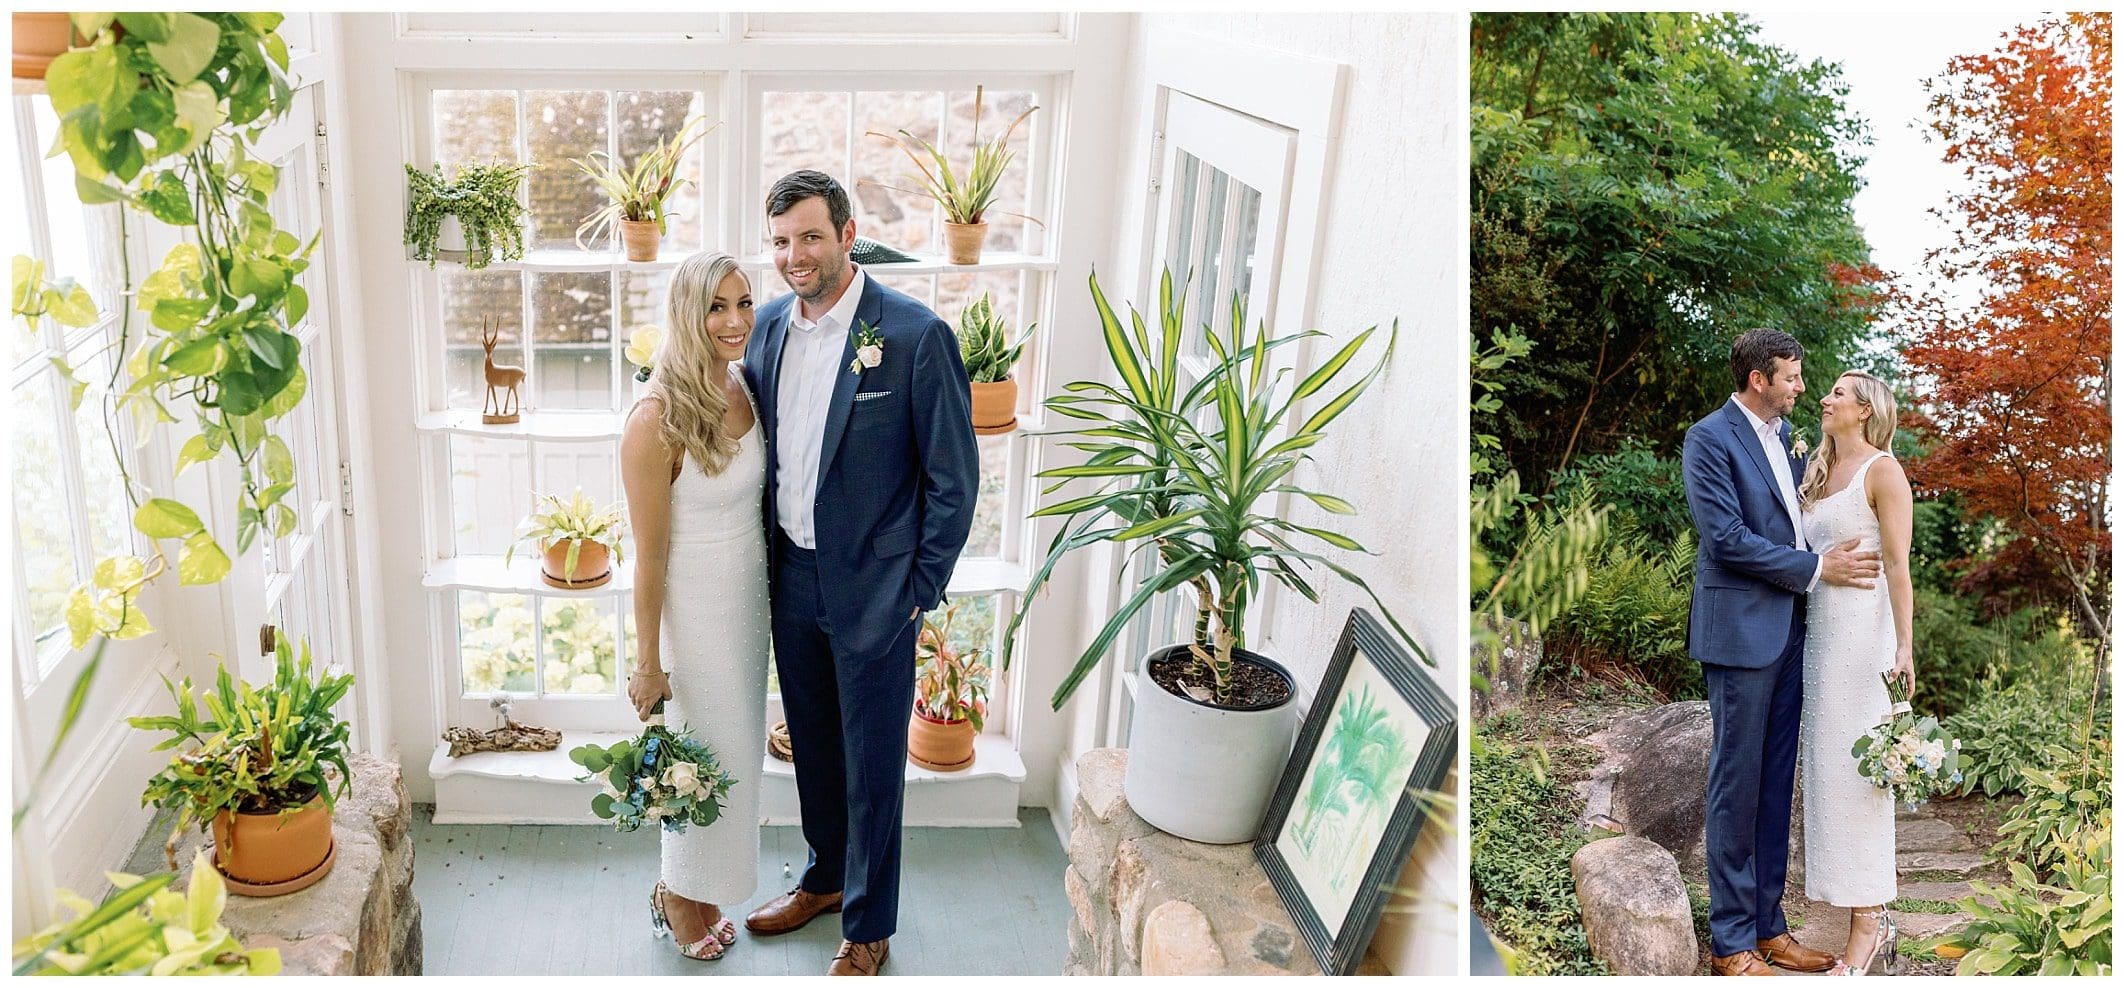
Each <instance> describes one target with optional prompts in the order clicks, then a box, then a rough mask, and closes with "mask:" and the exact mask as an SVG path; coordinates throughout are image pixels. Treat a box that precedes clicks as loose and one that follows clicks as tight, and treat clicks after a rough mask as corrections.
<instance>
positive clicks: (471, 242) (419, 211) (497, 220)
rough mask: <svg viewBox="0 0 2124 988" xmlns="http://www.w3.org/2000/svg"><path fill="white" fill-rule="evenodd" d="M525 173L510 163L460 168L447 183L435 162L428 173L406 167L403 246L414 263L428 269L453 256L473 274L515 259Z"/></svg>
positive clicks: (520, 245) (520, 241)
mask: <svg viewBox="0 0 2124 988" xmlns="http://www.w3.org/2000/svg"><path fill="white" fill-rule="evenodd" d="M530 171H531V166H530V165H519V164H509V163H495V164H487V165H465V166H463V167H461V168H459V169H458V170H457V174H456V177H454V178H447V179H446V178H444V177H443V173H442V165H441V164H440V163H437V164H436V165H435V167H434V169H433V170H432V171H421V170H420V169H418V168H415V167H413V166H412V165H407V166H406V234H405V242H406V245H407V246H410V247H412V248H413V259H414V260H416V261H426V262H428V266H429V267H431V268H432V267H434V266H435V261H436V258H437V257H438V256H439V254H458V255H462V258H461V259H462V260H463V261H464V264H465V267H468V268H473V269H475V270H476V269H479V268H483V267H486V266H487V265H489V264H491V263H493V262H494V261H495V260H496V259H497V258H498V259H500V260H504V261H514V260H520V259H521V258H522V257H523V256H524V205H523V203H522V202H520V201H518V200H517V198H516V187H517V184H518V183H519V182H521V181H523V177H524V176H525V175H526V174H528V173H529V172H530ZM452 226H455V227H456V228H457V229H456V230H455V231H453V230H451V229H450V228H451V227H452ZM452 233H454V234H455V236H451V234H452ZM445 241H453V243H445Z"/></svg>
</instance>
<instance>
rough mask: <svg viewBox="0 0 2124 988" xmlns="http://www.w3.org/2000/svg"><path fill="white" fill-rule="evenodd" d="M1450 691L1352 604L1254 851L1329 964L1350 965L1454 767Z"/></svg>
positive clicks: (1339, 968)
mask: <svg viewBox="0 0 2124 988" xmlns="http://www.w3.org/2000/svg"><path fill="white" fill-rule="evenodd" d="M1455 720H1456V715H1455V712H1454V705H1453V702H1452V700H1451V699H1449V698H1448V697H1447V696H1446V693H1445V690H1443V689H1441V688H1440V687H1439V685H1438V684H1437V682H1435V681H1434V680H1432V679H1431V677H1430V675H1429V673H1428V672H1427V671H1426V670H1425V668H1424V667H1423V666H1422V665H1420V664H1419V663H1418V662H1417V660H1416V659H1415V658H1414V657H1413V656H1411V655H1410V654H1409V653H1408V652H1407V651H1406V650H1404V649H1402V648H1401V647H1400V646H1398V645H1396V644H1395V643H1394V639H1393V638H1391V637H1389V635H1388V634H1387V633H1386V631H1385V630H1384V629H1383V628H1382V627H1381V626H1380V624H1379V622H1378V620H1377V619H1375V618H1373V617H1372V615H1371V614H1370V613H1369V612H1367V611H1365V610H1363V609H1361V608H1360V609H1357V610H1353V611H1351V612H1350V620H1349V623H1348V624H1347V625H1345V626H1344V627H1343V630H1342V639H1341V641H1340V642H1339V643H1337V645H1336V646H1335V654H1334V657H1333V658H1332V659H1330V660H1329V662H1328V668H1327V672H1326V674H1325V675H1323V676H1322V677H1321V680H1320V690H1319V692H1318V693H1316V694H1315V695H1314V699H1313V705H1312V708H1311V710H1310V711H1309V712H1308V713H1307V714H1306V718H1305V726H1304V728H1303V729H1302V730H1301V731H1299V733H1298V743H1297V746H1296V747H1295V748H1293V749H1292V751H1291V758H1290V761H1289V762H1288V763H1287V764H1286V765H1285V766H1284V769H1283V777H1282V780H1281V781H1280V782H1279V783H1278V784H1277V787H1276V796H1275V799H1274V800H1272V801H1271V802H1270V804H1269V811H1268V816H1267V817H1266V818H1265V819H1263V820H1262V824H1261V835H1260V836H1259V837H1258V838H1256V839H1255V842H1254V855H1255V857H1257V858H1259V859H1260V861H1261V866H1262V868H1263V869H1264V870H1265V871H1267V872H1268V876H1269V881H1270V882H1271V883H1272V884H1274V885H1275V887H1276V893H1277V895H1279V896H1281V897H1282V899H1283V904H1284V906H1285V908H1287V909H1289V910H1290V913H1291V918H1292V919H1294V920H1296V921H1297V924H1298V929H1299V931H1300V933H1302V934H1303V935H1304V937H1305V941H1306V945H1307V946H1308V947H1309V948H1311V950H1312V952H1313V958H1314V959H1315V960H1317V961H1319V962H1320V969H1321V970H1322V971H1323V972H1325V973H1327V974H1350V973H1353V972H1354V971H1356V969H1357V965H1358V962H1359V961H1361V960H1362V959H1363V958H1364V951H1365V948H1366V946H1367V945H1369V944H1370V942H1371V939H1372V934H1373V932H1374V931H1376V930H1377V929H1378V927H1379V919H1380V916H1381V914H1382V913H1383V912H1384V911H1385V908H1386V903H1387V898H1388V896H1389V894H1390V888H1389V886H1390V885H1391V884H1392V883H1393V881H1394V879H1395V877H1396V876H1397V875H1398V874H1400V872H1401V868H1402V865H1403V863H1404V862H1406V861H1407V860H1408V857H1409V853H1410V851H1411V850H1412V849H1414V847H1415V845H1416V835H1417V833H1418V831H1420V830H1421V829H1422V827H1423V823H1424V818H1425V812H1424V806H1423V805H1422V801H1423V797H1422V795H1421V794H1423V793H1425V792H1430V791H1434V790H1436V789H1437V788H1438V787H1439V786H1440V785H1441V784H1443V783H1444V781H1445V776H1446V771H1447V770H1448V769H1449V768H1451V767H1452V764H1453V758H1454V746H1455V744H1456V742H1457V740H1458V738H1459V735H1460V731H1459V728H1458V725H1457V724H1456V723H1455Z"/></svg>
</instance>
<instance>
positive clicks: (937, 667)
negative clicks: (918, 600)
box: [907, 604, 988, 772]
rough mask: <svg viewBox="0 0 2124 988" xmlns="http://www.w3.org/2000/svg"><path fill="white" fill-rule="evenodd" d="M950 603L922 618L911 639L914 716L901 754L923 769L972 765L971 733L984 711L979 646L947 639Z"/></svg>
mask: <svg viewBox="0 0 2124 988" xmlns="http://www.w3.org/2000/svg"><path fill="white" fill-rule="evenodd" d="M958 611H959V605H957V604H953V605H951V606H950V607H947V608H945V609H944V613H943V615H942V616H940V617H938V618H935V619H931V618H924V619H923V620H922V633H921V635H920V636H918V637H917V638H916V639H915V669H916V672H917V675H918V678H916V680H915V704H914V716H913V717H911V718H909V720H908V722H907V757H908V759H909V760H911V761H913V762H914V763H915V764H916V765H920V766H922V767H923V768H927V769H935V770H937V771H939V772H955V771H958V770H959V769H962V768H965V767H967V766H969V765H972V764H973V757H974V735H976V734H979V733H981V721H982V718H984V717H985V716H987V714H988V666H987V664H985V663H983V662H982V661H981V659H980V656H981V652H980V650H979V649H973V650H970V651H967V652H964V653H962V652H960V651H959V650H958V648H957V647H956V646H954V645H952V643H951V619H952V617H953V616H954V615H956V614H957V613H958Z"/></svg>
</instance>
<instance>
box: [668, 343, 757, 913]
mask: <svg viewBox="0 0 2124 988" xmlns="http://www.w3.org/2000/svg"><path fill="white" fill-rule="evenodd" d="M742 386H743V385H742V383H741V384H740V387H742ZM746 400H747V401H750V400H751V395H750V393H749V392H748V393H747V395H746ZM753 411H754V415H753V421H754V425H753V427H752V428H751V430H750V431H748V432H746V433H745V435H744V436H742V437H740V438H739V439H738V452H737V455H736V456H735V457H733V458H732V459H731V461H730V464H729V465H728V466H726V467H724V469H723V472H722V473H719V474H716V475H715V476H712V477H711V476H708V475H706V474H704V473H702V472H701V470H700V468H699V466H697V465H696V464H693V463H691V462H687V463H683V464H681V468H680V470H679V477H678V479H677V480H675V481H672V482H671V554H670V564H669V566H668V568H667V569H666V570H665V575H664V615H663V621H662V622H661V625H660V627H661V629H662V630H661V632H660V634H661V636H662V637H661V638H660V639H659V642H660V645H661V647H662V651H663V662H664V669H665V671H666V672H667V673H668V674H669V675H670V681H671V699H670V700H669V701H667V702H666V703H665V704H664V722H665V723H666V724H668V725H670V726H671V728H672V729H673V730H680V729H684V730H686V731H690V732H692V734H693V736H694V737H696V738H698V739H700V741H701V742H702V743H704V744H706V745H708V747H709V748H711V749H713V750H714V751H715V757H716V761H717V762H719V763H720V764H721V765H722V767H723V770H724V771H725V772H728V773H730V775H731V776H732V777H733V778H735V779H736V780H737V784H736V785H734V786H732V787H730V792H729V795H728V796H727V797H726V798H725V801H724V806H723V812H722V815H721V816H720V817H719V818H717V820H716V822H715V824H714V825H713V826H709V827H688V828H686V831H685V832H684V833H669V832H666V833H664V834H663V841H664V843H663V868H662V877H663V880H664V884H665V885H666V886H668V887H669V888H670V889H671V891H672V892H674V893H676V894H678V895H682V896H685V897H686V898H688V899H691V900H693V901H695V902H713V903H716V904H718V905H721V906H725V907H732V906H737V905H739V904H740V903H743V902H745V901H746V900H748V899H750V898H752V894H753V892H754V891H755V889H756V887H757V885H758V881H759V860H760V764H761V759H762V757H763V756H764V755H765V753H766V745H767V723H766V720H767V710H766V701H767V647H768V642H769V629H768V617H769V612H768V610H767V541H766V535H765V533H764V532H763V531H762V529H761V527H760V517H761V516H760V498H761V497H762V496H763V495H764V492H765V489H766V481H767V453H766V449H765V448H764V447H763V446H762V442H763V438H764V437H763V436H762V435H761V427H760V425H759V424H758V421H759V415H758V411H759V408H758V406H757V405H754V407H753Z"/></svg>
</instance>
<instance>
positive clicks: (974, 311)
mask: <svg viewBox="0 0 2124 988" xmlns="http://www.w3.org/2000/svg"><path fill="white" fill-rule="evenodd" d="M1037 328H1039V327H1038V324H1034V325H1032V326H1027V327H1025V333H1024V334H1023V335H1021V336H1019V337H1018V342H1016V343H1012V342H1010V326H1009V324H1008V323H1005V322H1004V321H1003V317H1002V316H999V315H997V314H996V311H995V306H994V304H993V303H992V302H991V301H990V300H989V297H988V293H987V292H982V293H981V297H980V298H978V299H975V300H974V302H973V304H972V305H969V306H967V307H966V308H965V309H964V310H963V311H961V312H960V313H959V357H960V359H961V360H962V361H963V362H964V363H965V364H966V380H967V382H968V385H969V387H970V388H971V390H972V392H973V425H974V431H975V432H976V433H979V434H981V435H984V436H1000V435H1003V434H1004V433H1007V432H1010V431H1012V430H1014V429H1016V428H1017V427H1018V382H1017V380H1016V379H1014V378H1012V377H1011V373H1010V372H1011V369H1012V368H1014V367H1016V366H1017V364H1018V355H1019V354H1022V353H1024V352H1025V344H1026V343H1027V342H1028V341H1030V340H1031V339H1032V334H1033V330H1035V329H1037Z"/></svg>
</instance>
